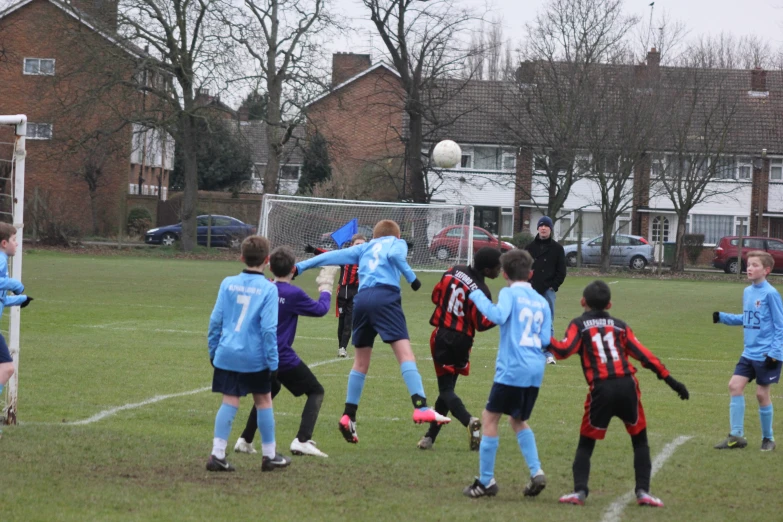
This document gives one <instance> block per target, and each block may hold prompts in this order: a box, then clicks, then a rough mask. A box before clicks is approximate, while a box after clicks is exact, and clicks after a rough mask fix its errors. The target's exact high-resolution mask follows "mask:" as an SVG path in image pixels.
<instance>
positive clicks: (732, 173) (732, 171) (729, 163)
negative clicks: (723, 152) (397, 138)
mask: <svg viewBox="0 0 783 522" xmlns="http://www.w3.org/2000/svg"><path fill="white" fill-rule="evenodd" d="M721 160H724V161H726V163H725V166H726V170H725V171H722V174H723V175H721V173H719V172H717V169H718V168H720V167H716V172H715V178H714V179H715V180H721V181H723V180H736V179H737V176H738V175H739V167H738V166H737V158H735V157H734V156H725V157H722V158H718V159H717V160H715V159H712V160H710V162H712V161H721Z"/></svg>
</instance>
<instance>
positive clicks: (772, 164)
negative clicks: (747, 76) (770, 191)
mask: <svg viewBox="0 0 783 522" xmlns="http://www.w3.org/2000/svg"><path fill="white" fill-rule="evenodd" d="M775 168H777V169H778V171H779V174H778V177H777V178H776V177H774V176H773V174H772V173H773V169H775ZM769 180H770V181H783V158H772V159H770V160H769Z"/></svg>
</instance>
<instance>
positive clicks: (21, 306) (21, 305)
mask: <svg viewBox="0 0 783 522" xmlns="http://www.w3.org/2000/svg"><path fill="white" fill-rule="evenodd" d="M32 300H33V298H32V297H30V296H29V295H28V296H27V298H26V299H25V300H24V303H22V304H20V305H19V308H24V307H25V306H27V305H29V304H30V301H32Z"/></svg>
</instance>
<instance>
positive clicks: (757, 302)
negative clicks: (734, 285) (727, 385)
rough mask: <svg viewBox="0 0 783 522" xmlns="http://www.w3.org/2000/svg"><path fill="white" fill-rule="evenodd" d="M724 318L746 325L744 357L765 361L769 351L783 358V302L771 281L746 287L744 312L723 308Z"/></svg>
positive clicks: (724, 321) (727, 321)
mask: <svg viewBox="0 0 783 522" xmlns="http://www.w3.org/2000/svg"><path fill="white" fill-rule="evenodd" d="M720 322H721V323H723V324H727V325H730V326H739V325H742V326H743V327H744V328H745V335H744V337H745V349H744V350H743V351H742V356H743V357H746V358H748V359H750V360H752V361H763V360H764V358H765V357H766V356H767V355H769V356H770V357H772V358H773V359H777V360H779V361H780V360H783V302H782V301H781V299H780V293H779V292H778V291H777V290H776V289H775V287H773V286H772V285H771V284H769V282H768V281H766V280H765V281H764V282H762V283H759V284H754V285H750V286H749V287H747V288H745V291H744V292H743V294H742V314H741V315H740V314H727V313H726V312H721V313H720Z"/></svg>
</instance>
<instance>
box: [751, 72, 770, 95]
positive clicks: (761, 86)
mask: <svg viewBox="0 0 783 522" xmlns="http://www.w3.org/2000/svg"><path fill="white" fill-rule="evenodd" d="M750 90H751V91H754V92H767V71H765V70H764V69H762V68H761V67H756V68H755V69H753V70H752V71H750Z"/></svg>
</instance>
